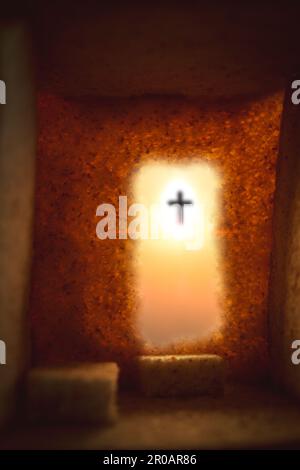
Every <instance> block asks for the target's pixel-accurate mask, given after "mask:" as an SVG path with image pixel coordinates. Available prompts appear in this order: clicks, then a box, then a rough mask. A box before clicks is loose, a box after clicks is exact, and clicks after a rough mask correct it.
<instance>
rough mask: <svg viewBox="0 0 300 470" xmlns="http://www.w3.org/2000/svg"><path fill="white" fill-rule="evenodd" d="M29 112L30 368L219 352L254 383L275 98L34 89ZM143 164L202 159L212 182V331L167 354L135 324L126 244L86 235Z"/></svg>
mask: <svg viewBox="0 0 300 470" xmlns="http://www.w3.org/2000/svg"><path fill="white" fill-rule="evenodd" d="M38 108H39V126H40V137H39V148H38V164H37V188H36V222H35V251H34V263H33V283H32V292H31V307H30V310H31V320H32V331H33V358H34V362H35V364H38V365H49V364H57V363H65V362H68V361H78V360H79V361H92V360H116V361H119V362H120V363H121V364H123V365H124V364H126V365H128V367H129V365H130V364H131V360H132V358H133V357H134V356H136V355H137V354H145V353H151V354H156V353H168V354H176V353H177V354H195V353H204V352H205V353H213V354H218V355H221V356H223V357H225V358H226V359H227V362H228V363H229V370H230V371H231V373H232V374H233V376H235V377H238V378H240V379H249V380H255V379H258V378H261V377H262V376H265V375H266V374H267V365H268V356H267V316H266V297H267V288H268V276H269V263H270V250H271V217H272V207H273V194H274V186H275V162H276V158H277V153H278V135H279V126H280V116H281V109H282V94H281V93H277V94H273V95H272V96H268V97H265V98H256V99H252V100H248V101H243V102H237V103H231V104H230V103H223V104H219V105H218V106H216V105H204V104H203V103H202V102H201V101H197V100H186V99H184V98H175V97H173V98H172V97H169V98H163V97H144V98H143V97H141V98H131V99H125V98H124V99H99V100H95V99H93V100H88V99H85V100H80V101H79V100H67V99H62V98H58V97H55V96H51V95H45V94H42V95H40V97H39V103H38ZM153 160H155V161H160V160H163V161H167V162H170V163H178V162H181V163H185V162H186V163H188V162H191V161H194V162H198V161H205V162H208V163H210V164H212V165H214V166H216V168H217V169H218V170H219V172H220V175H221V177H222V180H223V185H222V194H221V196H222V220H221V225H220V227H219V229H218V237H219V239H220V241H221V242H222V246H223V250H222V251H223V253H222V256H223V262H222V271H223V272H222V274H223V278H224V285H225V297H224V299H223V305H224V315H223V316H224V318H223V329H222V331H220V332H218V334H216V335H214V336H213V337H212V338H210V339H209V340H208V341H205V342H204V341H199V342H193V343H185V344H177V345H176V346H174V347H172V348H169V349H168V350H167V351H163V350H155V351H154V350H151V349H150V348H149V347H147V346H146V345H144V344H143V343H142V341H141V338H140V335H139V331H137V329H136V322H135V319H136V315H137V308H138V304H137V300H136V292H135V279H134V271H133V269H132V267H133V263H132V258H133V253H134V249H135V243H136V242H135V241H132V240H110V241H109V240H105V241H101V240H99V239H98V238H97V237H96V225H97V222H98V221H99V218H98V217H96V208H97V206H98V205H99V204H101V203H103V202H106V203H112V204H114V205H116V206H117V204H118V196H119V195H128V197H129V203H130V200H131V199H132V188H131V181H132V177H133V175H134V174H135V173H136V172H137V171H138V169H139V168H140V167H141V166H142V165H143V164H145V163H148V162H149V161H153ZM124 370H125V371H126V367H125V369H124V368H123V371H124ZM127 370H128V369H127Z"/></svg>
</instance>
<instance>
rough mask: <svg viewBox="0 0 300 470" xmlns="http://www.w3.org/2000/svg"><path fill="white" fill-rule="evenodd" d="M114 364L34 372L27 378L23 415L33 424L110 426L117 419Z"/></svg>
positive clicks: (34, 370) (82, 365)
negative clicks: (25, 406)
mask: <svg viewBox="0 0 300 470" xmlns="http://www.w3.org/2000/svg"><path fill="white" fill-rule="evenodd" d="M117 386H118V366H117V365H116V364H114V363H98V364H80V365H74V366H70V367H57V368H55V367H53V368H36V369H32V370H31V371H30V373H29V376H28V387H27V414H28V419H29V420H30V421H34V422H46V423H59V424H68V423H70V424H71V423H72V424H85V423H86V424H99V423H112V422H113V421H115V419H116V417H117V407H116V394H117Z"/></svg>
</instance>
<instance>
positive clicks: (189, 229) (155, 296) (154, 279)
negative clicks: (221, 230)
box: [134, 163, 221, 346]
mask: <svg viewBox="0 0 300 470" xmlns="http://www.w3.org/2000/svg"><path fill="white" fill-rule="evenodd" d="M134 185H135V199H136V201H138V203H141V204H143V205H144V206H145V207H146V208H147V209H148V213H149V214H150V213H151V208H152V209H156V211H155V212H156V213H157V216H156V217H155V218H154V220H153V218H152V219H151V221H150V222H151V224H150V225H151V230H149V236H151V235H153V233H154V231H153V228H154V227H153V224H154V223H156V227H155V228H157V225H158V226H159V227H158V228H159V230H158V231H157V232H156V231H155V232H156V233H155V239H151V238H149V239H146V240H140V241H139V242H138V247H137V259H136V278H137V284H138V292H139V296H140V299H139V300H140V309H139V315H138V323H139V328H140V331H141V335H142V337H143V339H144V341H145V342H146V343H150V344H152V345H155V346H159V345H162V346H165V345H168V344H172V343H176V342H177V341H182V340H184V341H190V340H197V339H199V338H205V337H208V336H209V335H210V334H211V333H212V332H213V331H215V330H217V329H218V328H219V327H220V323H221V311H220V302H219V297H220V290H221V282H220V280H221V273H220V269H219V263H220V260H219V258H220V255H219V250H218V245H217V242H216V237H215V228H216V225H217V221H218V191H219V187H220V178H219V177H218V175H217V173H216V171H215V170H214V169H213V168H212V167H211V166H209V165H207V164H201V163H198V164H189V165H169V164H152V165H151V164H148V165H146V166H144V167H143V168H142V169H141V170H140V172H139V174H138V176H137V177H136V180H135V183H134ZM178 190H182V191H183V194H184V196H185V198H187V199H186V200H189V201H192V204H191V205H186V206H185V207H184V222H183V223H179V222H178V218H177V210H178V207H176V206H172V207H171V206H170V205H168V202H169V201H170V200H172V198H173V199H174V195H176V192H177V191H178ZM152 213H153V211H152ZM151 232H152V233H151Z"/></svg>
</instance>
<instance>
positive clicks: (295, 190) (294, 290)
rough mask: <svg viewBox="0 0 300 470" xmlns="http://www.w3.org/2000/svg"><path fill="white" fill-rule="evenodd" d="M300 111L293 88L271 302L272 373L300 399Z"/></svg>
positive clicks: (280, 174) (281, 161)
mask: <svg viewBox="0 0 300 470" xmlns="http://www.w3.org/2000/svg"><path fill="white" fill-rule="evenodd" d="M299 151H300V106H299V105H298V106H295V105H293V104H292V102H291V89H290V88H287V93H286V99H285V105H284V111H283V118H282V129H281V137H280V152H279V157H278V163H277V180H276V193H275V205H274V223H273V254H272V269H271V282H270V298H269V325H270V345H271V360H272V364H271V365H272V371H273V373H274V377H275V378H276V380H277V382H278V384H280V385H281V386H283V387H285V388H287V389H288V390H290V391H291V392H293V393H294V394H296V395H298V396H300V366H296V365H293V364H292V362H291V355H292V352H293V350H292V349H291V344H292V342H293V341H294V340H296V339H300V282H299V280H300V158H299Z"/></svg>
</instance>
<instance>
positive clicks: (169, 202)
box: [168, 191, 193, 224]
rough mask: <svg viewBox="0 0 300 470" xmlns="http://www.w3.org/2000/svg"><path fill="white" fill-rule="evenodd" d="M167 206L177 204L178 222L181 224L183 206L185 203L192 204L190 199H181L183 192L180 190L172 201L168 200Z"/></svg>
mask: <svg viewBox="0 0 300 470" xmlns="http://www.w3.org/2000/svg"><path fill="white" fill-rule="evenodd" d="M168 204H169V206H174V205H175V204H176V205H177V206H178V222H179V223H180V224H183V221H184V215H183V210H184V206H185V205H186V204H193V202H192V201H185V200H184V199H183V192H182V191H177V199H175V200H174V201H168Z"/></svg>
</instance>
